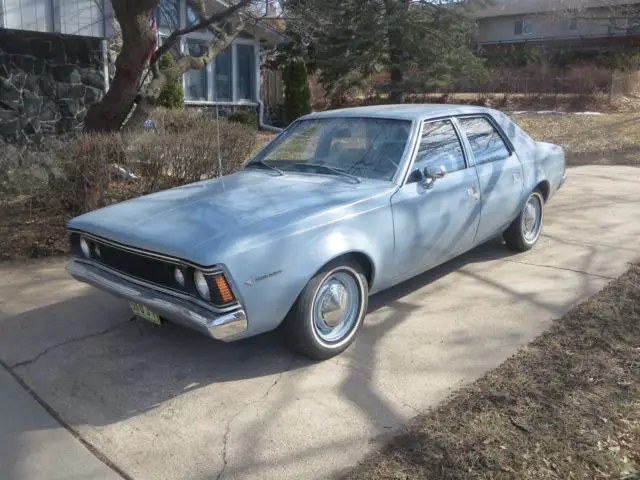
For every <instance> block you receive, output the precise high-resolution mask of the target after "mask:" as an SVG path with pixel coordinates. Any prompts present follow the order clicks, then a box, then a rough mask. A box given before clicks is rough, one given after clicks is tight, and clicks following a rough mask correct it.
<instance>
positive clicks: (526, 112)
mask: <svg viewBox="0 0 640 480" xmlns="http://www.w3.org/2000/svg"><path fill="white" fill-rule="evenodd" d="M505 113H507V114H509V115H602V113H601V112H562V111H559V110H516V111H513V112H505Z"/></svg>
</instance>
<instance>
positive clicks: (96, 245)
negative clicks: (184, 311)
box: [70, 232, 237, 308]
mask: <svg viewBox="0 0 640 480" xmlns="http://www.w3.org/2000/svg"><path fill="white" fill-rule="evenodd" d="M80 238H81V237H80V234H78V233H75V232H74V233H72V234H71V238H70V240H71V250H72V251H73V253H75V254H76V255H77V256H79V257H85V255H84V254H83V252H82V249H81V247H80ZM85 238H86V237H85ZM86 240H87V241H88V242H89V246H90V250H91V260H93V261H95V262H97V263H100V264H102V265H105V266H106V267H109V268H111V269H113V270H116V271H118V272H120V273H122V274H123V275H127V276H129V277H133V278H136V279H138V280H142V281H144V282H148V283H152V284H155V285H158V286H161V287H164V288H169V289H171V290H175V291H179V292H182V293H188V294H190V295H192V296H194V297H196V298H200V297H199V295H198V293H197V290H196V287H195V283H194V280H193V276H194V273H195V269H194V268H193V267H183V266H180V265H178V264H177V263H171V262H169V261H166V260H160V259H156V258H153V257H148V256H145V255H144V254H139V253H135V252H131V251H129V250H126V249H124V248H119V247H116V246H113V245H112V244H109V243H104V242H102V241H100V240H94V239H89V238H86ZM85 258H86V257H85ZM176 266H180V267H181V269H182V272H183V275H184V277H185V281H186V282H185V285H184V286H182V285H180V284H179V283H178V282H177V281H176V278H175V268H176ZM205 275H206V278H207V283H208V284H209V290H210V293H211V303H212V304H213V305H214V306H216V307H218V308H227V307H232V306H233V305H235V304H237V300H236V298H235V295H234V298H233V301H231V302H225V301H224V299H223V295H222V293H221V292H220V290H219V288H218V287H217V285H216V282H215V280H214V278H215V276H216V275H223V274H222V273H221V272H213V273H207V274H205ZM225 278H226V277H225Z"/></svg>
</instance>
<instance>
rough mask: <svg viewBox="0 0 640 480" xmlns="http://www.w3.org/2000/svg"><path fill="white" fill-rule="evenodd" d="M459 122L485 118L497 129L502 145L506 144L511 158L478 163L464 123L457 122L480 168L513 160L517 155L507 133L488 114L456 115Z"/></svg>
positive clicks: (474, 160)
mask: <svg viewBox="0 0 640 480" xmlns="http://www.w3.org/2000/svg"><path fill="white" fill-rule="evenodd" d="M454 118H456V119H457V120H461V119H474V118H483V119H485V120H486V121H487V122H489V124H490V125H491V126H492V127H493V128H494V129H495V131H496V132H497V133H498V136H499V137H500V138H501V139H502V143H503V144H504V146H505V147H506V149H507V152H509V156H508V157H507V158H503V159H500V160H492V161H490V162H485V163H478V162H477V160H476V156H475V154H474V153H473V148H472V147H471V143H470V142H469V136H468V135H467V132H465V131H464V127H463V126H462V123H461V122H460V123H458V122H456V123H457V124H458V125H459V127H460V133H462V134H464V136H465V140H466V143H467V144H468V146H469V150H470V152H469V153H470V154H471V155H472V156H473V164H474V165H475V166H476V167H478V166H480V165H488V164H490V163H494V162H500V161H503V160H507V159H509V158H511V157H512V156H513V155H514V153H515V151H516V150H515V148H514V147H513V144H512V143H511V141H510V140H509V139H508V138H507V136H506V135H505V133H504V132H503V131H502V128H500V125H498V124H497V122H496V121H495V119H494V118H493V117H492V116H491V115H488V114H486V113H467V114H460V115H455V117H454Z"/></svg>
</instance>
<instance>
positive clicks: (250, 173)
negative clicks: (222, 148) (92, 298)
mask: <svg viewBox="0 0 640 480" xmlns="http://www.w3.org/2000/svg"><path fill="white" fill-rule="evenodd" d="M393 189H394V188H393V186H392V185H391V184H389V183H387V182H379V181H373V180H366V179H365V180H363V181H362V183H354V182H353V181H351V180H350V179H348V178H345V177H340V176H328V175H326V176H325V175H302V174H296V173H287V174H285V175H282V176H280V175H276V174H275V173H271V172H266V171H256V170H241V171H239V172H236V173H235V174H232V175H229V176H225V177H223V178H221V179H212V180H205V181H202V182H197V183H193V184H189V185H185V186H182V187H177V188H173V189H169V190H164V191H161V192H157V193H154V194H150V195H145V196H142V197H137V198H134V199H132V200H128V201H125V202H121V203H117V204H114V205H111V206H108V207H104V208H101V209H99V210H95V211H92V212H89V213H86V214H84V215H81V216H79V217H76V218H74V219H72V220H71V221H70V222H69V224H68V227H69V228H70V229H73V230H80V231H84V232H87V233H90V234H93V235H96V236H99V237H102V238H105V239H109V240H112V241H114V242H118V243H122V244H124V245H129V246H132V247H137V248H140V249H144V250H149V251H154V252H159V253H163V254H165V255H170V256H175V257H177V258H182V259H185V260H190V261H193V262H196V263H201V262H204V261H205V260H204V259H203V258H202V257H203V252H202V249H201V248H198V247H200V246H202V245H203V244H205V243H206V244H208V245H211V244H215V245H216V247H217V248H216V250H217V251H218V252H217V253H220V250H221V249H222V248H223V247H224V246H225V245H230V244H232V243H233V242H238V241H241V240H246V239H247V237H251V236H259V235H262V234H264V233H265V232H273V231H277V230H282V229H293V230H295V229H296V228H306V227H308V226H309V225H313V224H316V225H317V224H318V223H322V222H324V221H326V220H327V219H325V218H320V217H321V216H322V215H323V214H324V215H327V214H329V216H330V217H331V219H335V218H336V215H338V216H339V215H340V214H341V213H349V212H351V211H352V210H354V209H356V210H357V208H358V205H359V204H362V202H363V201H364V200H367V199H369V198H372V197H378V196H380V195H385V194H387V193H388V192H391V191H392V190H393ZM336 209H337V210H336ZM314 217H315V218H314ZM302 223H305V224H306V226H305V227H303V226H302V225H301V224H302ZM288 231H291V230H288Z"/></svg>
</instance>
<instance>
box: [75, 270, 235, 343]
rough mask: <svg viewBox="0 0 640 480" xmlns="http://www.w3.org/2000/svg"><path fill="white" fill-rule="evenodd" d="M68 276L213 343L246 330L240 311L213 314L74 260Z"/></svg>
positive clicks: (174, 297) (192, 304)
mask: <svg viewBox="0 0 640 480" xmlns="http://www.w3.org/2000/svg"><path fill="white" fill-rule="evenodd" d="M67 272H69V274H70V275H71V276H72V277H73V278H75V279H76V280H79V281H81V282H84V283H88V284H89V285H92V286H94V287H96V288H99V289H100V290H105V291H106V292H109V293H111V294H112V295H115V296H117V297H121V298H125V299H127V300H131V301H133V302H136V303H140V304H142V305H145V306H147V307H148V308H149V309H150V310H152V311H153V312H155V313H157V314H158V315H160V317H162V318H164V319H166V320H169V321H171V322H174V323H178V324H180V325H183V326H185V327H189V328H192V329H194V330H198V331H200V332H202V333H204V334H206V335H209V336H211V337H213V338H215V339H216V340H222V341H225V342H227V341H231V340H233V338H234V337H236V336H237V335H239V334H241V333H242V332H244V331H245V330H247V316H246V314H245V312H244V310H243V309H242V308H239V309H237V310H233V311H232V312H229V313H224V314H219V313H215V312H213V311H211V310H208V309H206V308H204V307H201V306H199V305H197V304H195V303H194V302H190V301H189V300H187V299H182V298H179V297H177V296H174V295H171V294H169V293H164V292H163V291H159V290H157V289H154V288H151V287H148V286H144V285H140V284H138V283H136V282H133V281H131V280H129V279H127V278H126V277H123V276H121V275H119V274H116V273H111V272H110V271H107V270H106V269H103V268H101V267H97V266H94V265H91V264H90V263H88V262H84V261H81V260H77V259H73V260H71V261H70V262H69V263H68V264H67Z"/></svg>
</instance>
